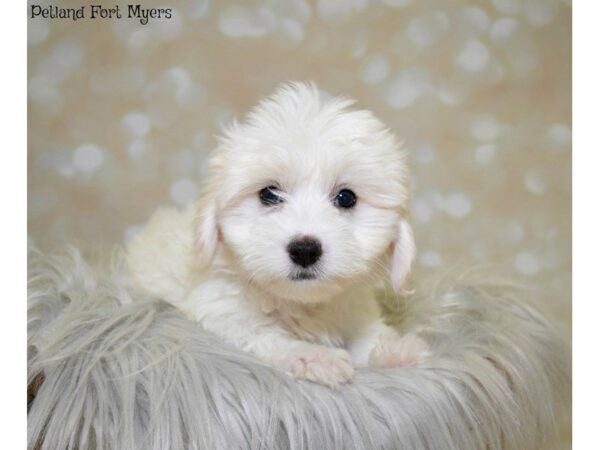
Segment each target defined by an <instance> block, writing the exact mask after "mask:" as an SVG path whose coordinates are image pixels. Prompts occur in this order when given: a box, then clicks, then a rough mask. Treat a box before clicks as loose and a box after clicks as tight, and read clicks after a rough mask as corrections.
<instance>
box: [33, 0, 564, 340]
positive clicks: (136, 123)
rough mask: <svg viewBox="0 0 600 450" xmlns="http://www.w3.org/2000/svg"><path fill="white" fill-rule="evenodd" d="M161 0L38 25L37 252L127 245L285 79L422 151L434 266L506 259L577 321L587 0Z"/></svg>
mask: <svg viewBox="0 0 600 450" xmlns="http://www.w3.org/2000/svg"><path fill="white" fill-rule="evenodd" d="M31 3H35V4H41V5H47V4H52V5H56V6H63V7H77V6H80V5H82V4H84V3H83V2H78V1H64V2H60V1H53V2H51V3H48V2H45V1H35V2H31ZM31 3H30V4H31ZM98 3H100V2H98ZM103 4H105V5H106V6H113V5H114V4H120V5H121V10H122V13H124V15H126V11H127V3H125V2H115V3H112V2H111V3H110V4H109V3H106V2H104V3H103ZM143 6H144V7H146V8H148V7H163V8H165V7H166V8H172V18H171V19H150V21H149V23H148V24H147V25H142V24H140V22H139V20H136V19H127V18H125V17H124V18H122V19H120V20H116V19H115V20H101V19H96V20H89V19H84V20H78V21H73V20H71V19H62V20H61V19H43V18H39V17H38V18H35V19H29V23H28V47H29V52H28V60H29V65H28V77H29V84H28V103H29V121H28V137H29V160H28V166H29V167H28V169H29V181H28V187H29V189H28V208H29V236H30V241H31V242H32V243H34V244H35V245H36V246H38V247H39V248H41V249H42V250H51V249H53V248H56V247H59V246H62V245H64V244H65V243H73V244H75V245H77V246H80V247H83V248H87V247H97V246H103V245H110V244H114V243H115V242H122V241H123V240H126V239H128V238H129V237H131V236H132V235H133V234H134V233H135V232H136V230H138V229H139V227H140V225H141V224H143V223H144V222H145V221H146V220H147V219H148V217H149V216H150V214H151V213H152V212H153V210H155V209H156V208H157V207H159V206H162V205H167V204H175V205H183V204H185V203H187V202H189V201H191V200H193V199H195V198H196V197H197V195H198V192H199V187H200V185H201V182H202V179H203V177H204V175H205V163H206V156H207V154H208V153H209V151H210V150H211V149H212V148H213V147H214V145H215V135H217V134H218V133H219V130H220V128H221V126H222V125H223V124H227V123H228V122H229V121H230V120H231V119H232V118H234V117H238V118H242V117H243V114H244V112H245V111H247V110H248V109H249V108H250V107H252V106H253V105H254V104H255V103H256V102H257V101H258V100H259V99H260V98H261V97H263V96H265V95H267V94H269V93H270V92H272V91H273V90H274V89H275V87H276V86H277V85H278V84H279V83H281V82H283V81H286V80H314V81H315V82H317V84H318V85H319V87H320V88H321V89H322V90H323V92H324V93H325V95H345V96H349V97H353V98H355V99H357V100H358V104H359V106H360V107H363V108H367V109H370V110H372V111H374V112H375V114H376V115H378V116H379V117H380V118H381V119H382V120H383V121H384V122H386V123H387V124H388V125H389V126H390V127H391V128H392V129H393V130H394V132H395V133H396V134H398V135H399V136H400V137H401V138H402V139H403V140H404V142H405V145H406V147H407V148H408V149H409V151H410V154H411V160H412V166H413V199H412V216H413V221H414V227H415V232H416V238H417V246H418V248H419V256H418V261H417V270H418V271H419V272H422V273H423V272H433V271H439V270H444V269H445V268H446V267H449V266H454V265H462V264H467V265H468V264H471V265H473V264H474V265H476V266H478V267H490V266H493V267H494V268H495V270H498V271H499V273H502V274H504V275H507V276H509V277H511V278H512V279H514V280H515V281H518V282H520V283H522V284H524V285H526V286H527V287H529V288H530V289H531V292H532V293H533V294H532V296H535V297H538V298H539V300H540V301H543V302H544V309H546V311H547V312H548V313H549V314H550V315H552V316H553V317H555V318H556V319H558V320H560V321H561V322H562V323H563V324H564V325H565V328H566V329H567V331H568V329H569V327H570V320H571V5H570V1H563V0H480V1H477V0H476V1H459V0H438V1H434V0H418V1H417V0H318V1H306V0H284V1H282V0H278V1H275V0H270V1H241V0H239V1H222V0H219V1H218V2H217V1H216V0H213V1H209V0H197V1H179V0H178V1H171V2H170V3H169V1H168V0H167V1H165V0H161V1H158V2H155V1H152V0H148V1H144V2H143Z"/></svg>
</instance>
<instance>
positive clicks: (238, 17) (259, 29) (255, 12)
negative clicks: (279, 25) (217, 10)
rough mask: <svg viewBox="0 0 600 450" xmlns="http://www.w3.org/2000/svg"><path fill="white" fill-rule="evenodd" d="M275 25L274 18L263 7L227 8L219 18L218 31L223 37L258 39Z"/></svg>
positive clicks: (236, 6) (237, 6) (235, 6)
mask: <svg viewBox="0 0 600 450" xmlns="http://www.w3.org/2000/svg"><path fill="white" fill-rule="evenodd" d="M274 24H275V16H274V15H273V13H272V12H271V11H270V10H269V9H267V8H264V7H261V8H256V9H255V8H250V7H246V6H239V5H234V6H229V7H227V8H226V9H224V10H223V11H222V12H221V14H220V16H219V30H220V31H221V33H223V34H224V35H225V36H228V37H232V38H240V37H244V36H248V37H252V38H258V37H261V36H264V35H266V34H267V33H269V32H270V31H271V30H272V29H273V26H274Z"/></svg>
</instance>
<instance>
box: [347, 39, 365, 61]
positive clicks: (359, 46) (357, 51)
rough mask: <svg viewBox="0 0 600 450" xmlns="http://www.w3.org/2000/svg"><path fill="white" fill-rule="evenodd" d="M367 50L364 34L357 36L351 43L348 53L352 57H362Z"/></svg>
mask: <svg viewBox="0 0 600 450" xmlns="http://www.w3.org/2000/svg"><path fill="white" fill-rule="evenodd" d="M366 51H367V39H366V38H365V37H364V36H360V35H359V36H357V37H355V38H354V40H353V41H352V44H351V51H350V55H351V56H352V58H354V59H358V58H362V57H363V56H364V54H365V53H366Z"/></svg>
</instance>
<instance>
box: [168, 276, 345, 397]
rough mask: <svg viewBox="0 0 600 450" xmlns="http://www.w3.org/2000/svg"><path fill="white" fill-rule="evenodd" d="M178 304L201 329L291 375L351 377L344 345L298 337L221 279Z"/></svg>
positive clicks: (321, 379) (326, 381) (334, 382)
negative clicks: (333, 345)
mask: <svg viewBox="0 0 600 450" xmlns="http://www.w3.org/2000/svg"><path fill="white" fill-rule="evenodd" d="M177 306H178V307H179V308H180V309H182V310H183V311H184V312H185V313H186V314H187V315H188V316H189V317H190V318H192V319H193V320H195V321H197V322H199V323H200V324H201V325H202V326H203V328H205V329H206V330H208V331H211V332H212V333H214V334H216V335H218V336H220V337H221V338H222V339H223V340H225V341H226V342H229V343H230V344H233V345H235V346H237V347H238V348H241V349H242V350H245V351H247V352H250V353H253V354H255V355H256V356H258V357H259V358H260V359H262V360H263V361H265V362H266V363H268V364H270V365H272V366H275V367H277V368H279V369H282V370H284V371H285V372H288V373H289V374H291V375H293V376H294V377H296V378H302V379H306V380H309V381H313V382H316V383H319V384H322V385H325V386H329V387H337V386H338V385H339V384H342V383H346V382H348V381H350V380H351V379H352V375H353V373H354V368H353V366H352V360H351V358H350V355H349V354H348V352H347V351H346V350H344V349H340V348H332V347H326V346H323V345H317V344H313V343H310V342H306V341H302V340H300V339H299V338H297V337H296V336H294V335H293V334H292V333H291V332H289V331H288V330H287V329H285V328H284V327H283V325H282V323H281V322H280V320H279V319H278V318H277V317H276V316H274V315H270V314H266V313H265V312H263V311H262V310H261V308H260V307H259V306H258V303H257V302H254V301H252V300H251V299H249V298H247V297H246V296H241V295H240V291H239V289H238V288H237V287H235V286H232V285H231V284H230V283H227V282H226V281H219V280H213V281H211V282H210V283H206V284H203V285H202V286H199V287H198V288H197V289H195V290H194V291H193V292H192V293H191V295H190V296H189V297H188V298H187V299H186V301H185V302H183V303H181V304H178V305H177Z"/></svg>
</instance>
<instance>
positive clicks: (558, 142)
mask: <svg viewBox="0 0 600 450" xmlns="http://www.w3.org/2000/svg"><path fill="white" fill-rule="evenodd" d="M546 137H547V138H548V140H549V141H550V143H551V144H552V145H553V146H554V147H557V148H560V149H568V148H570V147H571V128H570V127H569V126H568V125H565V124H564V123H555V124H552V125H550V126H549V127H548V129H547V130H546Z"/></svg>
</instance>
